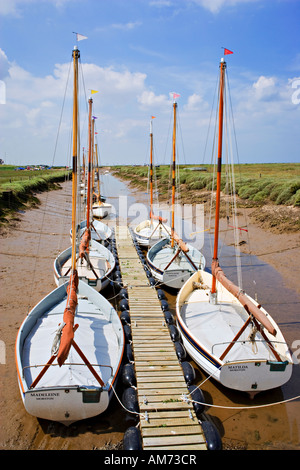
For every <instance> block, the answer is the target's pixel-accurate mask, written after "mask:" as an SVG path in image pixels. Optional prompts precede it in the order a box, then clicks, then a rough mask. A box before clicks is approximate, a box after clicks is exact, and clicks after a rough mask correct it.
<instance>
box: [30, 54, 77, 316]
mask: <svg viewBox="0 0 300 470" xmlns="http://www.w3.org/2000/svg"><path fill="white" fill-rule="evenodd" d="M71 64H72V62H70V64H69V70H68V76H67V82H66V86H65V92H64V97H63V105H62V109H61V113H60V120H59V125H58V130H57V134H56V140H55V145H54V151H53V157H52V166H53V164H54V160H55V156H56V151H57V145H58V136H59V131H60V128H61V122H62V116H63V110H64V105H65V100H66V93H67V87H68V82H69V76H70V70H71ZM48 196H49V192H47V195H46V201H45V204H46V206H47V201H48ZM45 215H46V210H45V211H44V212H43V216H42V222H41V224H42V227H43V225H44V222H45ZM41 239H42V233H41V232H40V233H39V236H38V243H37V251H36V253H37V256H36V257H35V258H34V267H33V276H32V283H31V289H30V293H29V296H28V300H29V304H28V306H27V310H28V311H29V310H30V301H31V299H32V295H33V289H34V285H35V282H34V280H35V276H36V265H37V259H38V253H39V251H40V246H41ZM28 313H29V312H28Z"/></svg>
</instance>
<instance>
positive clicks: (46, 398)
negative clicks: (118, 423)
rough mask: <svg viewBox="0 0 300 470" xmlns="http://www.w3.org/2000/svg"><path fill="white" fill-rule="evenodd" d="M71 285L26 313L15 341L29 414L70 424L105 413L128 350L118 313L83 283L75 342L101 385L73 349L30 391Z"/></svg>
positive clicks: (49, 296) (49, 354)
mask: <svg viewBox="0 0 300 470" xmlns="http://www.w3.org/2000/svg"><path fill="white" fill-rule="evenodd" d="M66 287H67V283H66V284H64V285H61V286H60V287H58V288H57V289H55V290H54V291H52V292H51V293H50V294H49V295H47V296H46V297H45V298H44V299H43V300H42V301H41V302H39V303H38V304H37V305H36V306H35V307H34V308H33V310H32V311H31V312H30V313H29V314H28V316H27V317H26V318H25V320H24V322H23V323H22V325H21V327H20V330H19V332H18V335H17V339H16V364H17V372H18V381H19V387H20V392H21V396H22V399H23V403H24V406H25V409H26V410H27V412H28V413H30V414H32V415H33V416H36V417H38V418H43V419H48V420H53V421H58V422H61V423H63V424H65V425H69V424H71V423H73V422H75V421H78V420H82V419H86V418H90V417H92V416H97V415H99V414H101V413H103V412H104V411H105V410H106V409H107V407H108V405H109V402H110V398H111V395H112V386H113V385H115V383H116V380H117V377H118V372H119V368H120V365H121V361H122V356H123V350H124V333H123V328H122V325H121V322H120V319H119V317H118V314H117V312H116V311H115V310H114V309H113V308H112V306H111V305H110V303H109V302H108V301H107V300H106V299H105V298H104V297H103V296H102V295H101V294H99V293H98V292H96V291H95V290H94V289H93V288H91V287H90V286H88V285H87V284H86V283H84V282H82V281H79V286H78V294H77V295H78V306H77V312H76V316H75V324H78V325H79V326H78V328H77V330H76V331H75V334H74V340H75V342H76V344H77V345H78V347H79V348H80V349H81V350H82V352H83V354H84V355H85V356H86V358H87V359H88V361H89V362H90V364H91V365H92V367H93V369H94V371H95V372H96V373H97V374H98V375H99V376H100V377H101V379H102V380H103V382H104V385H102V386H101V385H100V383H99V381H97V380H96V378H95V376H94V375H93V374H92V373H91V371H90V370H89V369H88V367H87V366H86V364H85V363H84V362H83V360H82V359H81V357H80V356H79V355H78V353H77V351H76V350H75V349H74V348H73V346H71V350H70V353H69V356H68V358H67V360H66V362H65V364H63V365H62V366H61V367H59V366H58V364H57V362H56V360H55V361H54V362H53V364H52V365H51V366H50V367H49V368H48V370H47V371H46V372H45V374H44V375H43V377H42V378H41V379H40V380H39V382H38V383H37V384H36V385H35V386H34V388H31V384H32V383H33V381H34V380H35V379H36V378H37V377H38V375H39V374H40V372H41V371H42V369H43V368H44V366H45V364H46V363H47V362H48V361H49V359H50V357H51V355H52V353H51V347H52V343H53V339H54V336H55V334H54V333H55V332H56V330H57V328H58V325H59V324H60V323H61V322H62V319H63V311H64V308H65V306H66Z"/></svg>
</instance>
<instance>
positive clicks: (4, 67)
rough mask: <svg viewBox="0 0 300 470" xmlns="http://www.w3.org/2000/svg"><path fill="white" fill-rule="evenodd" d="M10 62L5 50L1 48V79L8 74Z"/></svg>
mask: <svg viewBox="0 0 300 470" xmlns="http://www.w3.org/2000/svg"><path fill="white" fill-rule="evenodd" d="M9 67H10V64H9V61H8V58H7V56H6V54H5V52H4V51H3V50H2V49H1V48H0V79H4V78H5V77H7V76H8V70H9Z"/></svg>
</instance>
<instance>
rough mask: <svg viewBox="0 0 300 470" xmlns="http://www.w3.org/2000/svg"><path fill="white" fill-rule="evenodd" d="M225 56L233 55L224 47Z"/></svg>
mask: <svg viewBox="0 0 300 470" xmlns="http://www.w3.org/2000/svg"><path fill="white" fill-rule="evenodd" d="M226 54H233V52H232V51H230V50H229V49H225V47H224V55H226Z"/></svg>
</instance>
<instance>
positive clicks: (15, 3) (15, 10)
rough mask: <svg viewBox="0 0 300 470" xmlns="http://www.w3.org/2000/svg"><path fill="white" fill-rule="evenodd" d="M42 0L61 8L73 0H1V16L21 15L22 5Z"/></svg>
mask: <svg viewBox="0 0 300 470" xmlns="http://www.w3.org/2000/svg"><path fill="white" fill-rule="evenodd" d="M41 1H43V2H48V3H52V4H53V5H54V7H56V8H61V7H63V6H64V5H65V4H66V3H68V2H70V1H72V0H1V1H0V16H1V15H2V16H6V15H12V16H17V17H19V16H21V11H22V7H24V6H26V5H29V4H33V3H37V2H41Z"/></svg>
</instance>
